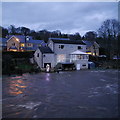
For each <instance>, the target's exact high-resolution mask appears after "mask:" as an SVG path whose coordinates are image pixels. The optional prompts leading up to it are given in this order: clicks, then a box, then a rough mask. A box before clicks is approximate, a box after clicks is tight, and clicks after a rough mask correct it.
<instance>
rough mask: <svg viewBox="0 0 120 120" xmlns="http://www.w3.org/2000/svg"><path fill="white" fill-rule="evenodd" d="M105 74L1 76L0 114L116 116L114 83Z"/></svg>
mask: <svg viewBox="0 0 120 120" xmlns="http://www.w3.org/2000/svg"><path fill="white" fill-rule="evenodd" d="M61 73H62V74H61ZM86 74H89V76H88V75H86ZM108 75H109V76H110V75H111V74H108ZM108 75H106V74H103V75H102V78H101V74H98V76H95V74H93V73H92V72H89V71H72V72H60V73H59V74H58V73H38V74H23V75H22V76H15V77H8V78H4V79H3V97H4V98H3V118H6V117H8V118H19V117H20V118H46V117H47V118H51V117H52V118H54V117H55V118H64V117H66V118H67V117H68V118H69V117H70V118H74V117H77V118H80V117H81V118H83V117H85V118H86V117H90V118H91V117H101V116H102V117H116V116H117V114H118V113H117V110H118V109H117V103H118V98H117V94H118V86H117V82H116V81H115V80H113V79H112V77H111V79H110V77H109V76H108ZM113 77H115V75H113ZM104 80H106V82H103V81H104ZM108 93H109V94H108ZM116 101H117V102H116ZM98 113H99V114H98Z"/></svg>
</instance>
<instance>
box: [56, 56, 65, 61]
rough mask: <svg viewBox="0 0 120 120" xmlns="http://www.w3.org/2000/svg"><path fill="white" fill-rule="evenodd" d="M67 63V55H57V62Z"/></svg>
mask: <svg viewBox="0 0 120 120" xmlns="http://www.w3.org/2000/svg"><path fill="white" fill-rule="evenodd" d="M65 61H66V55H65V54H59V55H57V62H65Z"/></svg>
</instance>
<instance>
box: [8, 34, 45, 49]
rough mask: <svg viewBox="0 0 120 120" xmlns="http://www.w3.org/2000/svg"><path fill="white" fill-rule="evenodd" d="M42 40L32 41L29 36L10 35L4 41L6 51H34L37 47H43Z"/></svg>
mask: <svg viewBox="0 0 120 120" xmlns="http://www.w3.org/2000/svg"><path fill="white" fill-rule="evenodd" d="M45 45H46V44H45V42H44V41H43V40H34V39H33V38H32V37H31V36H24V35H10V36H8V38H7V41H6V47H7V48H6V49H7V51H35V50H36V49H37V48H38V47H39V46H45Z"/></svg>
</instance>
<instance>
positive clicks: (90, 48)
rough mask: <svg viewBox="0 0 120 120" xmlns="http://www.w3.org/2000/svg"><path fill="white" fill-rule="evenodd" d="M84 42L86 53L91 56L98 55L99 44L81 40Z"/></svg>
mask: <svg viewBox="0 0 120 120" xmlns="http://www.w3.org/2000/svg"><path fill="white" fill-rule="evenodd" d="M82 41H83V42H84V43H85V44H86V53H88V54H90V55H92V56H99V48H100V46H99V44H98V43H97V42H96V41H88V40H82Z"/></svg>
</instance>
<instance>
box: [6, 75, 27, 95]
mask: <svg viewBox="0 0 120 120" xmlns="http://www.w3.org/2000/svg"><path fill="white" fill-rule="evenodd" d="M12 79H13V80H12V81H10V83H9V89H8V90H9V94H10V95H19V94H22V93H23V91H24V89H25V88H26V87H27V86H26V85H25V81H24V80H22V78H21V76H16V77H13V78H12ZM17 79H18V80H17Z"/></svg>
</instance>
